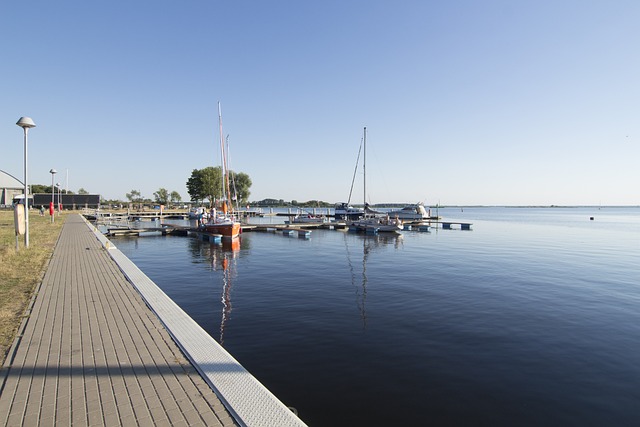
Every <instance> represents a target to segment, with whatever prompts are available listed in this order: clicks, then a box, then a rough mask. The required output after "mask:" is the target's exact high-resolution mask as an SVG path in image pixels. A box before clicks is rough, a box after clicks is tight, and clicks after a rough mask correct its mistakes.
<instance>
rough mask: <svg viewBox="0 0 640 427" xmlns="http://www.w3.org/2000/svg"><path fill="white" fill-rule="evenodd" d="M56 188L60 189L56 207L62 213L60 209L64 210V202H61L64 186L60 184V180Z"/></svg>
mask: <svg viewBox="0 0 640 427" xmlns="http://www.w3.org/2000/svg"><path fill="white" fill-rule="evenodd" d="M56 188H57V189H58V203H57V204H56V207H57V208H58V214H59V213H60V211H62V209H61V207H62V202H61V200H62V199H61V197H62V186H61V185H60V183H59V182H56Z"/></svg>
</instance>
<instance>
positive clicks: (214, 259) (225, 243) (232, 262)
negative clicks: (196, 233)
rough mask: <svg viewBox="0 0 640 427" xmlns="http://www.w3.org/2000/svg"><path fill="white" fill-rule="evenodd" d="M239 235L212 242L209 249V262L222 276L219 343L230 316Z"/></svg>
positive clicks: (221, 342) (238, 250)
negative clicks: (216, 242) (220, 241)
mask: <svg viewBox="0 0 640 427" xmlns="http://www.w3.org/2000/svg"><path fill="white" fill-rule="evenodd" d="M240 243H241V237H236V238H233V239H229V240H225V239H223V240H222V243H221V244H220V243H218V244H212V245H210V247H209V249H210V251H211V253H210V258H209V259H210V264H211V269H212V270H213V271H220V272H221V273H222V274H221V278H222V297H221V300H220V301H221V303H222V319H221V321H220V339H219V342H220V345H223V344H224V332H225V328H226V325H227V322H228V321H229V318H230V317H231V310H232V305H231V287H232V286H233V281H234V280H235V278H236V277H237V275H238V268H237V267H238V266H237V258H238V254H239V253H240Z"/></svg>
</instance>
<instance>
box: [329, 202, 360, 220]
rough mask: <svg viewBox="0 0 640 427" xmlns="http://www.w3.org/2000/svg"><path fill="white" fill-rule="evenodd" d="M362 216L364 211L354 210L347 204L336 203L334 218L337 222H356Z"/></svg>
mask: <svg viewBox="0 0 640 427" xmlns="http://www.w3.org/2000/svg"><path fill="white" fill-rule="evenodd" d="M363 216H364V210H363V209H361V208H354V207H353V206H351V205H349V204H348V203H338V204H336V206H335V208H334V217H335V218H336V219H337V220H341V219H347V220H356V219H360V218H362V217H363Z"/></svg>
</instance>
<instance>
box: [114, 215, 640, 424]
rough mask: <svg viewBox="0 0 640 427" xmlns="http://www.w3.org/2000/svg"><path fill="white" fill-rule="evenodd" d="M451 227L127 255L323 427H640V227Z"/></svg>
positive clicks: (517, 222)
mask: <svg viewBox="0 0 640 427" xmlns="http://www.w3.org/2000/svg"><path fill="white" fill-rule="evenodd" d="M439 214H440V215H441V216H443V217H445V218H446V219H451V220H455V219H463V220H468V221H470V222H473V223H474V225H473V230H472V231H461V230H433V231H432V232H431V233H420V232H415V231H405V232H403V233H402V234H401V235H397V236H395V235H391V236H389V235H385V234H381V235H379V236H371V237H368V236H361V235H357V234H351V233H348V232H342V231H329V230H327V231H320V230H318V231H313V232H312V234H311V238H310V239H299V238H297V237H283V236H282V235H279V234H266V233H245V234H243V235H242V238H241V244H240V248H239V249H237V250H234V249H236V248H231V247H227V246H221V245H213V244H209V243H208V242H200V241H198V240H196V239H194V238H187V237H171V236H168V237H145V238H138V239H116V240H115V243H116V246H117V247H118V248H119V249H120V250H122V251H123V252H124V253H125V254H126V255H127V256H128V257H129V258H130V259H131V260H133V261H134V262H135V263H136V264H137V265H138V266H139V267H140V268H141V269H142V270H143V271H144V272H145V273H146V274H147V275H148V276H149V277H150V278H151V279H152V280H154V281H155V282H156V283H157V284H158V285H159V286H160V287H161V288H162V289H163V290H164V291H165V292H166V293H167V294H168V295H169V296H170V297H171V298H173V299H174V301H176V303H178V304H179V305H180V306H181V307H182V308H183V309H184V310H185V311H186V312H187V313H189V314H190V315H191V316H192V317H193V318H194V319H195V320H196V321H197V322H198V323H199V324H200V325H202V327H203V328H205V329H206V330H207V331H208V332H209V333H210V334H211V335H212V336H213V337H214V338H216V339H217V340H218V341H220V342H222V344H223V346H224V347H225V348H226V349H227V350H228V351H229V352H230V353H231V354H232V355H233V356H234V357H235V358H236V359H238V361H240V363H242V364H243V365H244V366H245V367H246V368H247V369H248V370H249V371H250V372H251V373H253V374H254V375H255V376H256V377H257V378H258V379H259V380H260V381H261V382H262V383H263V384H265V385H266V386H267V387H268V388H269V389H270V390H271V391H272V392H273V393H274V394H275V395H276V396H278V397H279V398H280V399H281V400H282V401H283V402H284V403H285V404H286V405H288V406H293V407H295V408H296V409H297V410H298V411H299V414H300V417H301V418H302V419H303V420H304V421H305V422H307V423H308V424H309V425H311V426H354V425H357V426H391V425H393V426H396V425H407V426H413V425H436V426H484V425H486V426H514V425H522V426H554V425H558V426H567V425H573V426H602V425H616V426H623V425H625V426H636V425H640V267H639V265H640V209H638V208H602V209H598V208H562V209H561V208H554V209H551V208H546V209H544V208H540V209H533V208H518V209H516V208H474V209H472V208H465V209H464V211H462V210H461V209H441V210H440V212H439ZM591 216H593V217H594V220H593V221H591V220H590V219H589V217H591Z"/></svg>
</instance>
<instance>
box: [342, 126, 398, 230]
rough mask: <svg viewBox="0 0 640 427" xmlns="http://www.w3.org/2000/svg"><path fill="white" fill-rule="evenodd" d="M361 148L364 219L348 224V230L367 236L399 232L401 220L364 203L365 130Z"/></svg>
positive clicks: (365, 178) (365, 186) (365, 188)
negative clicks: (374, 209) (367, 234)
mask: <svg viewBox="0 0 640 427" xmlns="http://www.w3.org/2000/svg"><path fill="white" fill-rule="evenodd" d="M362 141H363V145H362V146H363V148H364V156H363V161H362V168H363V170H364V173H363V176H364V179H363V181H364V196H365V202H364V206H365V208H364V217H363V218H361V219H357V220H354V221H352V222H351V223H349V230H353V231H360V232H365V233H369V234H375V233H378V232H400V230H402V229H403V225H402V220H401V219H398V218H394V217H391V216H389V215H380V213H379V212H376V211H373V210H372V209H370V208H369V205H368V204H367V202H366V196H367V172H366V163H367V128H366V127H365V128H364V136H363V138H362Z"/></svg>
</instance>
